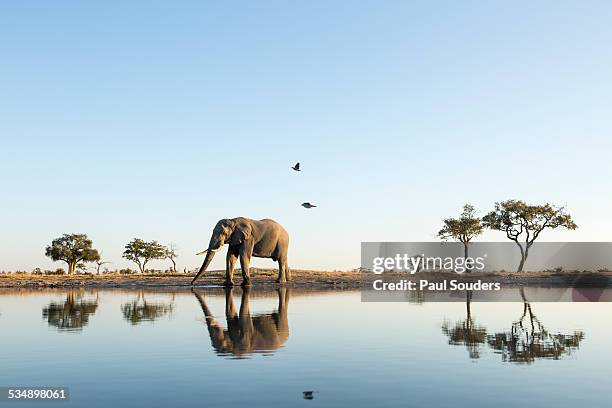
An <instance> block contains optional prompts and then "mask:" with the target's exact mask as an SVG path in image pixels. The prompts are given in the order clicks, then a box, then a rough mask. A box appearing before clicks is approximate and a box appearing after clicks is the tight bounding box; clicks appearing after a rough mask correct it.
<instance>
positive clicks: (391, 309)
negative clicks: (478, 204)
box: [0, 288, 612, 407]
mask: <svg viewBox="0 0 612 408" xmlns="http://www.w3.org/2000/svg"><path fill="white" fill-rule="evenodd" d="M611 315H612V303H530V304H523V303H521V302H515V303H476V302H473V303H471V304H470V305H469V307H468V305H466V304H465V303H421V304H415V303H361V302H360V293H359V292H313V291H310V292H308V291H306V292H305V291H296V290H293V291H291V292H277V291H268V292H260V291H256V290H252V291H251V292H250V293H243V291H242V290H241V289H239V288H238V289H234V290H233V293H225V291H224V290H222V289H214V290H213V289H207V290H199V291H198V292H196V293H192V292H191V291H178V292H174V293H172V292H158V291H157V292H156V291H129V290H74V291H65V290H64V291H0V344H1V347H0V362H1V363H0V364H1V365H0V367H1V368H0V386H28V385H29V386H36V385H39V386H68V387H69V389H70V393H71V401H69V402H65V403H58V404H49V403H46V404H40V403H39V404H36V405H35V406H38V407H40V406H54V405H59V406H87V407H108V406H117V407H119V406H132V407H163V406H180V405H183V406H206V407H217V406H234V407H242V406H256V407H258V406H261V407H270V406H282V407H288V406H312V407H314V406H351V407H355V406H357V407H373V406H377V407H380V406H402V407H404V406H416V407H423V406H432V407H446V406H448V407H450V406H454V407H457V406H460V407H462V406H465V407H491V406H496V407H518V406H520V407H526V406H527V407H529V406H545V407H548V406H551V407H552V406H554V407H575V406H576V405H578V404H579V405H580V406H582V407H609V406H610V403H609V402H608V393H609V389H610V385H611V383H612V364H611V363H612V350H611V348H610V347H609V342H610V339H611V338H612V323H611V320H610V316H611ZM307 390H313V391H315V393H314V394H313V399H312V400H307V399H304V398H303V394H302V392H303V391H307ZM4 405H7V406H8V405H10V404H8V403H6V404H4ZM13 405H15V406H26V405H27V404H23V403H22V404H13Z"/></svg>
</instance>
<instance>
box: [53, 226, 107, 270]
mask: <svg viewBox="0 0 612 408" xmlns="http://www.w3.org/2000/svg"><path fill="white" fill-rule="evenodd" d="M92 246H93V243H92V241H91V240H90V239H89V238H87V235H86V234H64V235H62V236H61V237H59V238H56V239H54V240H53V241H52V242H51V245H49V246H47V248H46V250H45V255H46V256H48V257H49V258H51V259H52V260H54V261H64V262H66V263H67V264H68V273H69V274H70V273H73V272H74V271H75V269H76V267H77V265H79V264H82V263H84V262H95V261H98V260H100V254H99V252H98V250H97V249H94V248H93V247H92Z"/></svg>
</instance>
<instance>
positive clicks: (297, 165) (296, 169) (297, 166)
mask: <svg viewBox="0 0 612 408" xmlns="http://www.w3.org/2000/svg"><path fill="white" fill-rule="evenodd" d="M291 168H292V169H293V170H295V171H301V170H300V162H297V163H295V166H293V167H291Z"/></svg>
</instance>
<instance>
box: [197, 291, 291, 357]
mask: <svg viewBox="0 0 612 408" xmlns="http://www.w3.org/2000/svg"><path fill="white" fill-rule="evenodd" d="M192 292H193V294H194V295H195V297H196V298H197V299H198V302H199V303H200V306H201V307H202V312H204V316H205V317H206V326H207V328H208V334H209V335H210V341H211V343H212V346H213V348H214V349H215V351H216V352H217V353H219V354H231V355H234V356H237V357H242V356H243V355H246V354H250V353H258V352H269V351H273V350H276V349H278V348H280V347H282V345H283V344H284V343H285V341H286V340H287V338H289V323H288V320H287V306H288V304H289V290H288V289H287V288H284V287H283V288H279V289H278V291H277V293H278V310H277V311H276V312H274V313H270V314H260V315H255V316H251V311H250V307H249V292H250V289H249V287H245V288H243V289H242V299H241V302H240V312H239V313H237V312H236V307H235V306H234V296H233V288H231V287H228V288H225V318H226V321H227V329H223V327H222V326H221V324H220V323H219V322H218V321H217V320H215V318H214V317H213V315H212V313H211V311H210V309H209V308H208V306H207V305H206V302H205V301H204V297H203V296H202V295H200V294H199V293H198V292H196V291H195V290H194V289H192Z"/></svg>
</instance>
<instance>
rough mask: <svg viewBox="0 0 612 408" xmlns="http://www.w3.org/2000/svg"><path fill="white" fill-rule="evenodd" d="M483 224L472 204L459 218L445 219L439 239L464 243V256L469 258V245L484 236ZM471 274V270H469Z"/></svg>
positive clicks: (465, 207) (439, 232)
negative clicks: (481, 235)
mask: <svg viewBox="0 0 612 408" xmlns="http://www.w3.org/2000/svg"><path fill="white" fill-rule="evenodd" d="M482 229H483V226H482V223H481V222H480V218H478V217H476V209H475V208H474V206H472V205H470V204H466V205H464V206H463V212H462V213H461V215H460V216H459V218H446V219H444V226H443V227H442V229H441V230H440V231H438V237H440V239H442V240H444V241H446V240H449V239H454V240H457V241H459V242H461V243H463V248H464V256H465V258H467V257H468V245H469V244H470V241H471V240H472V239H473V238H475V237H477V236H478V235H480V234H482ZM467 272H469V269H468V270H467Z"/></svg>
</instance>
